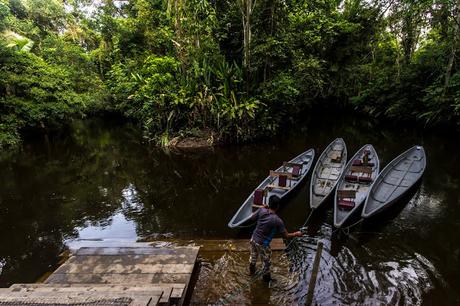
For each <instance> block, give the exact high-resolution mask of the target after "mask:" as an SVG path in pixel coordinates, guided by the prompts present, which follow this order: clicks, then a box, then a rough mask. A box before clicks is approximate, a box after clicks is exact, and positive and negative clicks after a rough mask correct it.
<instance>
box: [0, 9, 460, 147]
mask: <svg viewBox="0 0 460 306" xmlns="http://www.w3.org/2000/svg"><path fill="white" fill-rule="evenodd" d="M459 25H460V0H420V1H412V0H344V1H343V0H129V1H116V0H0V148H1V147H13V146H16V145H17V144H18V143H20V141H21V135H23V133H26V132H28V131H48V130H51V129H56V128H60V127H62V126H63V125H65V124H67V123H69V122H70V121H72V120H73V119H74V118H81V117H85V116H92V115H95V114H104V113H113V112H115V113H118V114H121V115H123V116H124V117H126V118H129V119H130V120H134V121H135V122H138V123H139V125H141V126H142V127H143V130H144V131H145V137H146V138H147V139H148V140H151V141H155V142H157V143H158V142H160V143H167V142H168V141H169V139H171V137H173V136H176V135H185V136H187V135H192V134H197V133H200V132H202V131H210V132H212V133H213V135H215V136H216V138H218V139H221V140H224V141H249V140H251V139H254V138H255V137H261V136H264V135H272V134H274V133H276V132H277V131H278V130H279V127H280V126H284V125H286V124H288V123H290V122H292V121H293V120H296V119H298V117H299V116H300V114H302V113H304V112H305V111H306V110H308V109H310V108H311V107H312V106H313V105H315V104H321V105H322V107H326V108H335V107H337V106H345V107H347V108H348V109H350V110H352V111H354V112H361V113H364V114H368V115H369V116H371V117H374V118H382V119H384V120H399V121H408V122H417V123H418V124H421V125H449V126H453V127H458V126H460V69H459V68H460V63H459V61H458V59H459V55H460V45H459V44H460V42H459V34H460V33H459Z"/></svg>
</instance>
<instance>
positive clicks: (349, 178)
mask: <svg viewBox="0 0 460 306" xmlns="http://www.w3.org/2000/svg"><path fill="white" fill-rule="evenodd" d="M345 181H347V182H351V183H356V182H357V181H358V176H357V175H352V174H347V175H345Z"/></svg>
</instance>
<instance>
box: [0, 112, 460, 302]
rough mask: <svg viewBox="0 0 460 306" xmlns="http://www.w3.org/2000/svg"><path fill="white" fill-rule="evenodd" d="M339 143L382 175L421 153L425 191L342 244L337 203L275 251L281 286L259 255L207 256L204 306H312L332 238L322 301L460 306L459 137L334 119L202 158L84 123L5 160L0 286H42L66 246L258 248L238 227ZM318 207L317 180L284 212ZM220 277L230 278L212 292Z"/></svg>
mask: <svg viewBox="0 0 460 306" xmlns="http://www.w3.org/2000/svg"><path fill="white" fill-rule="evenodd" d="M336 137H343V138H344V139H345V141H346V143H347V147H348V152H349V155H350V156H351V155H352V154H354V152H355V151H356V150H357V149H359V148H360V147H361V146H362V145H364V144H365V143H372V144H373V145H374V146H375V148H376V149H377V152H378V154H379V157H380V159H381V166H382V168H383V167H384V166H385V165H386V164H387V163H388V162H389V161H390V160H391V159H392V158H394V157H395V156H397V155H398V154H400V153H401V152H402V151H403V150H405V149H407V148H409V147H410V146H412V145H414V144H420V145H423V146H424V148H425V150H426V153H427V158H428V165H427V169H426V172H425V175H424V177H423V180H422V183H421V184H420V186H419V187H418V188H417V189H416V190H414V192H413V193H412V194H410V195H409V196H408V197H407V198H406V199H405V200H404V201H402V202H401V203H400V204H399V205H398V207H396V208H395V209H393V210H392V211H390V212H389V213H387V214H385V215H384V216H383V217H382V219H381V220H378V221H375V220H374V221H373V222H372V223H371V224H369V223H368V224H360V225H358V226H356V227H354V228H352V229H351V231H350V235H349V236H345V235H336V234H333V231H334V230H333V228H332V227H331V223H332V204H331V203H329V204H328V207H327V208H326V209H324V210H322V211H320V212H315V214H314V215H313V216H312V218H311V223H310V226H309V228H308V236H307V237H304V238H301V239H299V240H297V241H296V242H295V243H293V244H292V245H291V247H290V248H289V251H288V252H287V253H284V254H275V255H274V257H275V258H274V272H273V276H274V278H275V281H274V282H273V283H272V284H270V286H267V285H266V284H265V283H263V282H262V281H261V280H257V281H255V282H253V281H251V280H250V278H249V277H248V276H247V266H246V262H247V258H246V257H245V256H247V255H244V254H243V255H241V254H237V255H233V257H232V255H229V254H224V255H222V256H218V257H212V258H203V259H202V260H203V261H202V267H201V271H202V276H200V277H202V279H201V283H206V279H207V280H208V282H207V283H206V290H203V288H201V290H198V291H197V292H199V295H200V296H199V298H195V297H192V302H193V301H194V298H195V301H196V302H200V303H201V302H204V301H205V302H207V303H216V302H220V303H227V304H234V303H243V304H251V303H267V304H275V305H276V304H302V303H304V302H305V299H306V285H305V284H306V283H307V280H308V279H309V276H310V274H311V269H312V262H313V258H314V256H315V251H316V246H317V243H318V242H320V241H321V242H322V243H323V244H324V250H323V253H322V258H321V265H320V270H319V274H318V282H317V286H316V290H315V297H314V300H315V301H316V303H318V304H321V305H328V304H333V303H335V304H367V305H375V304H391V305H417V304H418V305H458V304H460V206H459V205H460V203H459V195H460V190H459V186H460V175H459V173H460V160H459V154H458V152H460V145H459V144H458V141H457V140H458V139H459V135H449V132H446V131H444V132H439V131H438V132H436V131H428V130H425V131H419V130H416V129H411V128H407V127H406V128H401V127H396V126H386V127H383V126H379V125H377V124H371V123H369V122H367V121H366V122H364V123H363V121H362V120H353V119H349V118H341V117H339V116H335V117H333V118H330V117H328V116H324V115H322V116H316V118H315V117H313V118H312V119H310V120H308V121H307V122H305V124H304V125H302V126H301V127H297V128H295V129H291V130H290V131H289V132H288V131H286V133H284V134H283V135H282V136H279V137H276V138H274V139H271V140H266V141H262V142H259V143H255V144H248V145H238V146H236V145H235V146H226V147H222V148H220V147H219V148H214V149H210V150H204V151H191V152H175V151H169V152H168V151H164V150H161V149H153V148H149V146H148V145H146V144H144V143H142V135H141V133H140V131H139V129H137V128H136V127H134V126H133V125H131V124H128V123H119V122H117V121H109V122H108V121H102V120H96V119H95V120H88V121H78V122H75V123H74V124H73V125H72V128H71V129H70V130H69V131H65V132H63V133H62V135H60V136H59V135H55V136H53V137H46V138H45V137H44V138H40V139H35V140H33V141H32V140H26V141H25V142H24V145H23V148H22V149H21V150H20V152H15V153H7V152H3V153H1V154H0V182H1V184H0V228H1V231H0V286H3V287H6V286H9V285H10V284H12V283H18V282H33V281H36V280H37V279H38V278H39V277H40V276H41V275H43V273H45V272H46V271H50V270H52V269H53V268H54V267H55V266H56V265H57V261H58V255H59V253H60V252H61V251H62V250H63V248H64V246H65V245H68V246H71V247H72V246H77V247H78V246H79V245H84V244H85V243H86V242H88V241H94V240H107V241H108V240H114V241H117V240H120V241H134V240H136V239H137V238H139V237H145V236H149V235H159V236H160V237H164V236H166V237H172V238H180V239H183V238H185V239H194V238H197V239H198V238H213V239H230V238H246V237H248V236H249V232H248V231H247V230H246V231H236V230H231V229H229V228H228V227H227V223H228V221H229V220H230V218H231V217H232V216H233V214H234V213H235V212H236V210H237V208H238V207H239V206H240V205H241V203H242V201H244V200H245V198H246V197H247V195H248V194H249V193H250V192H251V190H252V189H253V188H254V187H256V186H257V185H258V183H259V182H260V181H261V180H262V179H263V178H264V177H265V176H266V175H267V174H268V170H269V169H274V168H276V167H278V165H280V164H281V163H282V162H283V161H286V160H289V159H290V158H292V157H293V156H296V155H297V154H299V153H300V152H302V151H305V150H306V149H308V148H314V149H315V150H316V154H317V156H319V154H320V153H321V150H322V149H324V148H325V147H326V146H327V144H328V143H329V142H331V141H332V140H333V139H334V138H336ZM307 199H308V183H305V184H304V185H303V186H302V188H300V189H299V190H298V191H297V192H296V193H295V195H294V196H293V197H292V198H290V199H289V200H288V201H287V202H286V203H284V205H283V208H282V210H281V211H280V216H281V217H282V219H283V220H284V221H285V223H286V226H287V227H288V229H289V230H296V229H298V228H299V227H300V226H301V225H302V224H303V223H304V221H305V219H306V218H307V216H308V214H309V213H310V210H309V206H308V202H307V201H308V200H307ZM222 271H225V273H221V272H222ZM212 275H214V277H215V276H216V275H220V276H221V277H220V280H218V281H216V279H214V280H213V281H212V282H210V281H209V279H210V278H209V277H210V276H212Z"/></svg>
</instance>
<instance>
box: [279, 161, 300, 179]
mask: <svg viewBox="0 0 460 306" xmlns="http://www.w3.org/2000/svg"><path fill="white" fill-rule="evenodd" d="M283 167H284V170H285V171H286V167H290V168H292V172H291V174H292V177H291V178H289V179H291V180H292V179H297V178H299V177H300V174H301V173H302V167H303V164H298V163H290V162H284V163H283Z"/></svg>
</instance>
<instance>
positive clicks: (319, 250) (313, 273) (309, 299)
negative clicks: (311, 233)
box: [305, 241, 323, 305]
mask: <svg viewBox="0 0 460 306" xmlns="http://www.w3.org/2000/svg"><path fill="white" fill-rule="evenodd" d="M322 252H323V243H322V242H321V241H320V242H318V247H317V249H316V255H315V260H314V261H313V270H312V271H311V277H310V282H309V283H308V292H307V301H306V303H305V304H306V305H311V304H312V302H313V294H314V293H315V286H316V278H317V276H318V270H319V264H320V262H321V254H322Z"/></svg>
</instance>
